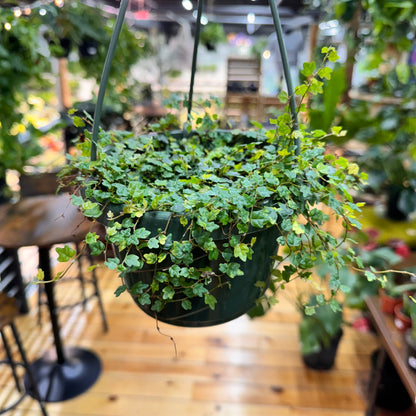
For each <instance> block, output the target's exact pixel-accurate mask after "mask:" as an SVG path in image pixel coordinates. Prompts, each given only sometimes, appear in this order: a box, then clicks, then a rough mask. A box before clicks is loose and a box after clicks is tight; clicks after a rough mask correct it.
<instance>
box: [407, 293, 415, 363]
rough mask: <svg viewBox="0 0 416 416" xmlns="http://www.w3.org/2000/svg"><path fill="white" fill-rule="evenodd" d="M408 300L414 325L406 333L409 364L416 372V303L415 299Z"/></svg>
mask: <svg viewBox="0 0 416 416" xmlns="http://www.w3.org/2000/svg"><path fill="white" fill-rule="evenodd" d="M408 300H409V304H408V307H409V314H410V318H411V322H412V323H411V326H410V328H409V329H408V330H407V331H406V333H405V341H406V345H407V363H408V364H409V367H410V368H411V369H412V370H414V371H416V302H415V299H414V298H413V297H411V298H408Z"/></svg>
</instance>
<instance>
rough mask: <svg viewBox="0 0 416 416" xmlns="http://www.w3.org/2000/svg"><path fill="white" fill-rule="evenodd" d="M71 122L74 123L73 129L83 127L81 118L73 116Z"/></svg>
mask: <svg viewBox="0 0 416 416" xmlns="http://www.w3.org/2000/svg"><path fill="white" fill-rule="evenodd" d="M72 122H73V123H74V126H75V127H85V123H84V120H83V119H82V118H81V117H78V116H74V117H73V118H72Z"/></svg>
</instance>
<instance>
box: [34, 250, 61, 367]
mask: <svg viewBox="0 0 416 416" xmlns="http://www.w3.org/2000/svg"><path fill="white" fill-rule="evenodd" d="M39 268H40V269H42V270H43V272H44V273H45V280H50V279H51V276H52V273H51V265H50V259H49V249H47V248H39ZM44 286H45V293H46V298H47V301H48V309H49V316H50V319H51V324H52V333H53V340H54V343H55V349H56V356H57V361H58V364H63V363H64V362H65V356H64V350H63V346H62V340H61V335H60V332H59V323H58V315H57V313H56V303H55V296H54V293H53V290H54V284H53V283H46V284H45V285H44Z"/></svg>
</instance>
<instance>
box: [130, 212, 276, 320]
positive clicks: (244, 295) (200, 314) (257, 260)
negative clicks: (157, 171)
mask: <svg viewBox="0 0 416 416" xmlns="http://www.w3.org/2000/svg"><path fill="white" fill-rule="evenodd" d="M166 215H169V213H166V212H157V211H156V212H149V213H147V218H146V219H145V220H146V221H148V222H149V223H150V222H151V223H152V224H154V227H155V229H156V228H161V229H163V226H162V225H160V224H158V223H159V222H161V223H162V222H164V223H165V224H166V218H164V217H166ZM175 222H176V224H175ZM165 226H166V225H165ZM217 231H218V230H217ZM169 232H171V233H172V234H173V236H174V238H175V235H176V236H177V237H178V236H180V235H182V234H183V228H182V226H181V225H180V224H179V221H171V222H170V225H169ZM217 234H220V233H217ZM221 234H222V233H221ZM279 235H280V233H279V232H278V229H277V227H270V228H266V229H256V230H255V231H251V232H250V233H249V235H248V238H249V239H251V238H252V237H256V243H255V245H254V247H253V250H254V253H253V255H252V259H251V260H247V261H246V262H241V261H238V262H239V263H240V268H241V270H242V271H243V273H244V275H242V276H237V277H234V278H233V279H228V281H227V282H224V280H223V281H221V283H226V284H224V285H222V286H220V287H217V286H218V283H219V281H218V279H217V278H216V277H213V278H212V282H211V284H210V287H209V288H208V289H210V288H212V289H213V291H212V294H213V295H214V296H215V297H216V298H217V303H216V305H215V309H214V310H212V309H211V308H210V307H209V306H208V305H206V304H205V301H204V298H203V297H195V298H192V299H190V300H191V303H192V309H191V310H184V309H183V308H182V306H181V302H171V303H167V304H166V305H165V306H164V308H163V310H162V311H161V312H158V313H157V314H156V313H155V312H154V311H152V310H151V307H150V306H149V305H141V304H140V303H139V302H138V300H137V297H136V296H135V295H134V294H132V290H131V289H132V288H133V287H134V285H135V284H136V283H137V282H139V281H142V282H145V283H149V284H150V283H151V282H152V280H153V277H154V275H155V273H156V274H157V272H158V271H160V270H163V269H164V270H166V268H169V267H170V266H171V265H172V263H171V262H170V260H165V261H164V262H163V263H161V264H160V265H158V269H155V267H154V265H150V266H149V269H147V270H146V269H142V270H140V271H139V272H136V273H124V274H123V280H124V283H125V284H126V286H127V288H128V290H129V292H130V294H131V295H132V297H133V300H134V301H135V302H136V304H137V305H138V306H139V308H140V309H142V310H143V311H144V312H146V313H147V314H148V315H149V316H151V317H153V318H157V319H158V320H159V321H162V322H166V323H169V324H172V325H176V326H185V327H204V326H212V325H219V324H223V323H225V322H229V321H231V320H233V319H236V318H238V317H239V316H241V315H244V314H245V313H247V312H248V311H249V310H250V309H252V308H253V306H254V305H255V302H256V300H257V299H258V298H259V297H260V296H261V295H262V294H263V292H264V290H265V289H262V288H259V287H258V286H256V282H259V281H262V282H264V283H265V286H264V287H265V288H266V287H267V286H268V282H269V279H270V271H271V267H272V264H273V259H272V256H274V255H275V254H276V252H277V248H278V245H277V243H276V239H277V237H279ZM213 239H214V241H215V243H216V244H217V246H221V244H222V242H224V243H225V242H226V241H227V240H224V236H223V235H215V232H214V233H213ZM195 250H197V249H195ZM193 255H194V258H195V259H198V260H196V261H195V262H194V264H193V265H194V266H195V267H197V268H204V267H210V268H211V269H212V270H213V271H214V272H217V273H218V266H219V263H221V260H220V259H218V260H209V259H208V255H207V254H206V253H204V252H203V251H202V250H199V251H194V252H193Z"/></svg>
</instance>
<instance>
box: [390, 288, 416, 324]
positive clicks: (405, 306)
mask: <svg viewBox="0 0 416 416" xmlns="http://www.w3.org/2000/svg"><path fill="white" fill-rule="evenodd" d="M396 290H397V291H398V290H400V291H401V292H400V293H401V298H402V302H401V303H399V304H397V305H396V306H395V307H394V324H395V326H396V328H397V329H398V330H399V331H401V332H406V331H407V330H408V329H409V328H410V327H411V326H412V316H411V310H412V306H413V302H414V297H413V296H414V292H415V290H416V283H408V284H405V285H400V286H397V287H396Z"/></svg>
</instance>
